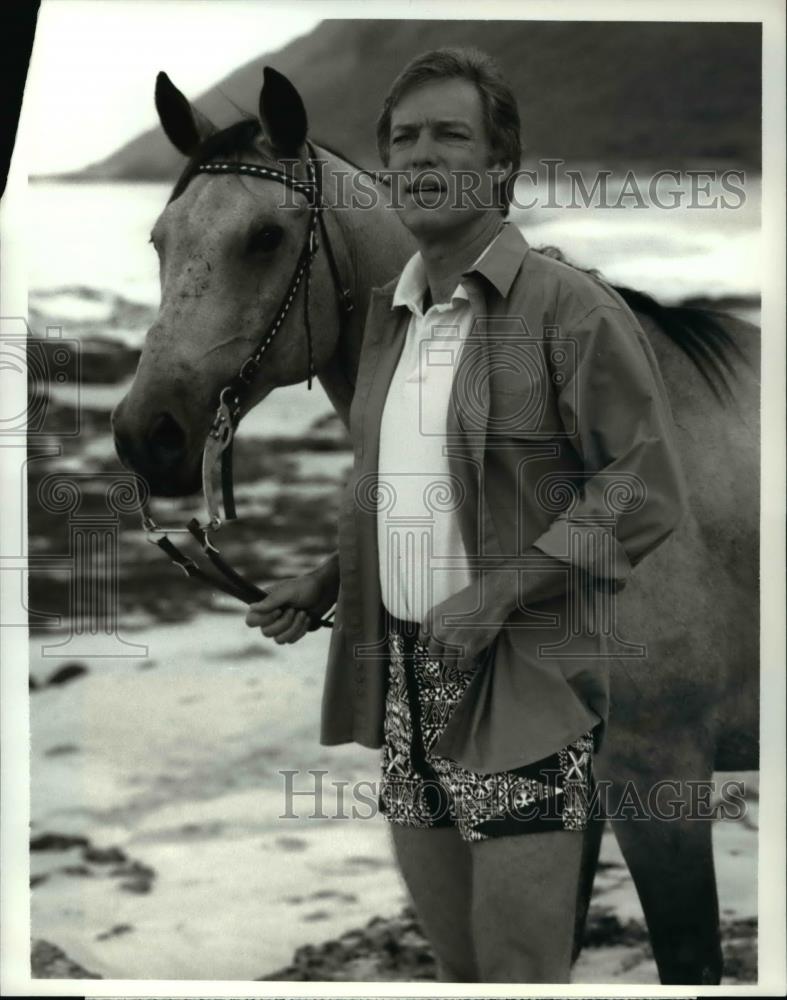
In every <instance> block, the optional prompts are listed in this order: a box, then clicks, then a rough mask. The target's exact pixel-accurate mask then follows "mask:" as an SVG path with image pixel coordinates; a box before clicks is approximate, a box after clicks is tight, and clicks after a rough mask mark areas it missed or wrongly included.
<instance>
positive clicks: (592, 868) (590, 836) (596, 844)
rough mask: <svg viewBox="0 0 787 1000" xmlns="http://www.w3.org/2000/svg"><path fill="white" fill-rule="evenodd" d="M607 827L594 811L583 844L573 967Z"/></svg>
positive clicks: (580, 944)
mask: <svg viewBox="0 0 787 1000" xmlns="http://www.w3.org/2000/svg"><path fill="white" fill-rule="evenodd" d="M605 826H606V822H605V820H604V818H603V816H600V815H598V813H597V812H596V810H593V811H592V813H591V815H590V816H589V818H588V825H587V829H586V830H585V834H584V838H585V839H584V842H583V844H582V868H581V871H580V874H579V886H578V888H577V910H576V917H575V919H574V947H573V950H572V952H571V964H572V965H573V964H574V962H576V960H577V958H579V953H580V952H581V951H582V943H583V941H584V938H585V925H586V924H587V917H588V910H589V909H590V899H591V896H592V895H593V882H594V880H595V878H596V868H597V867H598V856H599V852H600V851H601V838H602V836H603V834H604V828H605Z"/></svg>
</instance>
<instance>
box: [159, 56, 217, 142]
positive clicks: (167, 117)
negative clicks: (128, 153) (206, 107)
mask: <svg viewBox="0 0 787 1000" xmlns="http://www.w3.org/2000/svg"><path fill="white" fill-rule="evenodd" d="M156 111H158V116H159V121H160V122H161V127H162V128H163V129H164V134H165V135H166V137H167V138H168V139H169V141H170V142H171V143H172V145H173V146H174V147H175V149H177V150H178V151H179V152H180V153H183V155H184V156H192V155H193V154H194V153H195V152H196V151H197V148H198V146H199V144H200V142H201V141H202V140H203V139H204V138H205V137H206V136H208V135H210V134H211V133H212V132H215V131H216V129H215V127H214V125H213V124H212V122H210V121H209V120H208V119H207V118H206V117H205V115H203V114H202V113H201V112H199V111H197V109H196V108H192V106H191V105H190V104H189V102H188V100H187V99H186V98H185V97H184V96H183V94H181V92H180V91H179V90H178V88H177V87H176V86H175V84H174V83H173V82H172V81H171V80H170V78H169V77H168V76H167V74H166V73H159V74H158V76H157V77H156Z"/></svg>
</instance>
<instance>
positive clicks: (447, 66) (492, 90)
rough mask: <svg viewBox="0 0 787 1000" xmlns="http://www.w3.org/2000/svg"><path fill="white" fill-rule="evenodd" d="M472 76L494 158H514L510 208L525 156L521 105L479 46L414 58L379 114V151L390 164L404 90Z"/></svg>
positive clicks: (507, 191) (506, 200) (504, 201)
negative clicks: (395, 112)
mask: <svg viewBox="0 0 787 1000" xmlns="http://www.w3.org/2000/svg"><path fill="white" fill-rule="evenodd" d="M449 79H460V80H469V81H470V83H473V84H474V85H475V86H476V88H477V89H478V93H479V95H480V97H481V106H482V109H483V115H484V125H485V127H486V134H487V140H488V142H489V145H490V147H491V149H492V152H493V155H494V159H495V160H500V161H501V162H509V163H511V167H512V176H511V179H510V180H509V182H507V183H506V184H504V185H502V186H501V188H500V201H501V208H503V210H504V213H505V214H506V215H507V214H508V206H509V205H510V203H511V191H512V187H513V184H514V182H515V179H516V178H515V175H516V172H517V171H518V170H519V165H520V163H521V161H522V140H521V137H520V123H519V108H518V107H517V102H516V98H515V97H514V93H513V91H512V90H511V87H510V86H509V84H508V83H507V82H506V80H505V78H504V76H503V74H502V73H501V71H500V68H499V67H498V65H497V63H496V62H495V61H494V59H492V57H491V56H489V55H487V54H486V53H485V52H481V51H480V49H476V48H472V47H470V48H445V49H432V50H431V51H430V52H424V53H422V54H421V55H419V56H416V57H415V59H412V60H411V61H410V62H409V63H408V64H407V65H406V66H405V68H404V69H403V70H402V72H401V73H400V74H399V76H397V78H396V79H395V80H394V82H393V83H392V84H391V88H390V90H389V91H388V94H387V96H386V98H385V101H384V102H383V107H382V111H381V112H380V117H379V118H378V119H377V151H378V152H379V154H380V159H381V160H382V162H383V163H384V164H385V166H388V160H389V157H390V140H391V115H392V114H393V110H394V108H395V107H396V105H397V104H398V103H399V101H400V100H401V99H402V97H404V95H405V94H406V93H407V92H408V91H410V90H413V89H414V88H415V87H418V86H420V85H421V84H424V83H430V82H432V81H434V80H449Z"/></svg>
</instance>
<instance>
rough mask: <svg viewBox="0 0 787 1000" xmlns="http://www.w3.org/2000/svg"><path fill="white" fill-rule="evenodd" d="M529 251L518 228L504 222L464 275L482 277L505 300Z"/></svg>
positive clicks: (528, 246)
mask: <svg viewBox="0 0 787 1000" xmlns="http://www.w3.org/2000/svg"><path fill="white" fill-rule="evenodd" d="M529 250H530V245H529V244H528V242H527V240H526V239H525V237H524V236H523V235H522V233H521V232H520V231H519V227H518V226H515V225H514V224H513V223H511V222H506V224H505V225H504V226H503V229H502V231H501V232H500V233H499V234H498V236H497V238H496V239H494V240H492V242H491V243H490V244H489V246H488V247H487V248H486V250H485V251H484V252H483V253H482V254H481V256H480V257H479V258H478V260H477V261H476V262H475V264H473V266H472V267H471V268H470V269H469V270H467V271H465V272H464V273H465V275H470V274H480V275H483V277H484V278H486V279H487V281H489V282H491V283H492V285H494V287H495V288H496V289H497V291H498V292H499V293H500V294H501V295H502V296H503V298H506V296H507V295H508V293H509V292H510V291H511V285H513V283H514V278H515V277H516V276H517V273H518V271H519V269H520V267H521V266H522V261H523V260H524V259H525V257H526V256H527V253H528V251H529Z"/></svg>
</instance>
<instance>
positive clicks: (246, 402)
mask: <svg viewBox="0 0 787 1000" xmlns="http://www.w3.org/2000/svg"><path fill="white" fill-rule="evenodd" d="M156 107H157V110H158V114H159V118H160V120H161V124H162V126H163V129H164V132H165V133H166V135H167V137H168V138H169V140H170V141H171V142H172V143H173V145H174V146H175V147H176V148H177V149H178V150H179V151H180V152H181V153H183V154H184V155H185V156H187V157H188V158H189V159H188V163H187V165H186V167H185V169H184V171H183V173H182V175H181V177H180V178H179V180H178V182H177V184H176V185H175V188H174V190H173V192H172V195H171V197H170V199H169V201H168V203H167V205H166V207H165V208H164V210H163V212H162V213H161V215H160V216H159V217H158V219H157V221H156V224H155V225H154V227H153V231H152V234H151V242H152V243H153V245H154V247H155V250H156V252H157V253H158V256H159V264H160V279H161V305H160V309H159V313H158V316H157V318H156V321H155V323H154V324H153V326H152V327H151V328H150V331H149V332H148V334H147V337H146V340H145V344H144V348H143V351H142V355H141V357H140V361H139V367H138V369H137V372H136V376H135V378H134V382H133V385H132V386H131V389H130V390H129V392H128V394H127V395H126V396H125V398H124V399H123V400H122V401H121V402H120V403H119V404H118V406H117V407H116V409H115V411H114V413H113V414H112V425H113V431H114V435H115V444H116V448H117V451H118V455H119V456H120V458H121V461H122V462H123V463H124V464H125V465H126V466H128V467H130V468H131V469H132V470H133V471H135V472H137V473H139V474H140V475H142V476H143V477H144V478H145V479H146V480H147V483H148V485H149V487H150V490H151V492H152V493H153V494H158V495H169V496H177V495H185V494H188V493H192V492H194V491H195V490H196V489H197V488H198V487H199V483H200V459H201V454H202V450H203V446H204V444H205V439H206V435H207V433H208V430H209V427H210V424H211V421H212V419H213V415H214V413H215V410H216V406H217V403H218V401H219V394H220V392H221V389H222V388H223V387H224V386H225V385H227V383H228V382H230V380H231V379H232V378H233V377H234V376H235V375H236V374H237V373H238V371H239V369H240V368H241V366H242V365H243V363H244V361H246V359H247V358H248V357H249V356H250V355H251V354H253V352H254V350H255V348H256V347H258V346H259V344H260V341H261V339H262V338H263V336H264V335H265V332H266V330H268V328H269V326H270V325H271V323H273V321H274V320H275V318H276V316H277V315H278V313H279V309H280V306H281V304H282V301H283V298H284V296H285V293H286V292H287V289H288V288H289V287H290V282H291V280H292V278H293V275H294V273H295V271H296V265H297V262H298V259H299V256H300V254H301V252H302V251H303V248H304V245H305V243H306V241H307V239H308V229H309V224H310V219H311V211H310V203H309V199H308V197H307V196H306V195H305V194H304V193H301V192H298V191H296V190H293V189H291V188H290V187H287V186H285V185H284V184H282V183H280V182H278V181H276V180H273V179H270V178H266V177H264V176H248V175H240V174H237V173H226V174H221V175H216V174H210V173H205V172H201V171H200V169H199V168H200V167H201V166H203V165H204V164H206V163H210V162H215V161H228V160H234V161H242V162H243V163H250V164H259V165H261V166H266V167H269V168H274V169H276V170H279V171H282V172H284V173H288V174H289V175H291V176H293V177H294V178H296V179H299V180H304V181H306V180H308V173H307V170H306V160H307V157H308V154H307V149H306V145H305V142H306V131H307V120H306V112H305V110H304V106H303V102H302V101H301V98H300V96H299V94H298V92H297V90H296V89H295V88H294V87H293V85H292V84H291V83H290V82H289V81H288V80H287V79H286V78H285V77H283V76H282V75H281V74H279V73H277V72H275V71H274V70H271V69H269V68H266V69H265V77H264V84H263V87H262V89H261V91H260V98H259V117H258V118H257V117H255V118H249V119H246V120H242V121H239V122H236V123H235V124H234V125H231V126H229V127H228V128H225V129H223V130H221V131H219V130H217V129H215V128H214V127H213V126H212V125H211V123H210V122H209V121H208V120H207V119H206V118H205V117H204V116H203V115H201V114H200V113H199V112H198V111H196V110H195V109H194V108H192V107H191V105H190V104H189V102H188V101H187V100H186V98H185V97H184V96H183V95H182V94H181V93H180V91H179V90H177V88H176V87H175V86H174V85H173V84H172V83H171V82H170V81H169V79H168V77H167V76H166V75H165V74H164V73H160V74H159V76H158V79H157V81H156ZM305 284H306V282H305V280H304V281H302V282H301V285H300V287H299V288H298V290H297V294H296V299H295V300H294V301H293V305H292V308H291V309H290V311H289V312H288V314H287V316H286V318H285V320H284V322H283V324H282V325H281V328H280V329H278V330H277V332H276V335H275V336H274V338H273V339H272V340H271V342H270V345H269V347H268V348H267V349H266V351H265V354H264V358H263V360H262V364H261V365H260V367H259V368H258V369H257V370H256V372H255V373H254V377H253V379H251V380H250V384H249V385H248V387H247V390H246V392H245V395H244V398H243V402H242V412H246V411H247V410H249V409H250V408H251V407H253V406H254V405H256V403H258V402H259V401H260V400H261V399H263V398H264V397H265V396H266V395H267V394H268V393H269V392H270V391H271V390H272V389H273V388H275V387H276V386H281V385H290V384H293V383H296V382H300V381H302V380H304V379H305V378H306V375H307V371H308V355H307V341H306V336H305V331H304V304H303V299H304V295H305V294H306V289H305V287H304V286H305ZM335 294H336V291H335V289H334V288H333V286H332V282H331V274H330V269H329V267H328V265H327V263H326V261H325V255H324V254H323V253H319V254H318V255H317V256H316V257H315V258H314V265H313V268H312V273H311V275H310V296H311V300H312V308H313V309H314V310H315V312H314V316H315V328H319V336H316V337H315V339H314V342H313V356H312V362H313V368H314V370H315V371H316V372H319V371H320V368H321V366H323V365H325V364H326V363H327V361H328V360H329V359H330V358H331V356H332V355H333V353H334V351H335V349H336V343H337V338H338V335H339V323H338V310H337V309H335V308H334V309H325V308H322V309H320V310H319V322H317V321H316V320H317V315H318V314H317V310H316V308H315V304H318V303H319V304H321V305H323V306H324V304H325V301H326V297H330V296H332V295H334V296H335Z"/></svg>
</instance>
